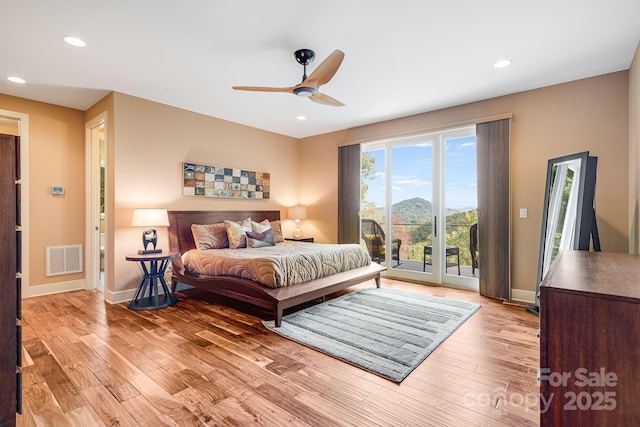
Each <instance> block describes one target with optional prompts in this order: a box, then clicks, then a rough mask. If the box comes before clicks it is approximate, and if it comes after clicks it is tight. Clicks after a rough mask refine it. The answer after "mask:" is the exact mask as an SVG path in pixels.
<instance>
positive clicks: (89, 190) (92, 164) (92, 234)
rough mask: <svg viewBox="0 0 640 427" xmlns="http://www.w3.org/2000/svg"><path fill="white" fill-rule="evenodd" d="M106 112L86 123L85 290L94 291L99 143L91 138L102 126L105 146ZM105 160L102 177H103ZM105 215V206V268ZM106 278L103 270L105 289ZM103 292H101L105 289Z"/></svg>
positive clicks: (97, 249)
mask: <svg viewBox="0 0 640 427" xmlns="http://www.w3.org/2000/svg"><path fill="white" fill-rule="evenodd" d="M107 120H108V113H107V112H106V111H105V112H102V113H101V114H99V115H97V116H96V117H94V118H93V119H91V120H89V121H88V122H87V123H85V188H86V191H85V226H86V231H85V248H86V251H85V260H84V262H85V264H84V265H85V266H86V284H85V288H86V289H96V287H97V286H96V285H97V283H98V282H99V280H100V206H99V205H100V143H99V141H97V140H94V138H93V131H94V129H96V128H98V127H101V126H104V141H105V145H106V144H108V133H107V129H108V126H107ZM106 167H107V163H106V159H105V177H106ZM104 185H105V190H104V191H105V200H107V190H108V188H107V180H106V179H105V184H104ZM107 217H108V212H107V205H106V204H105V220H104V224H105V230H104V233H105V239H104V243H105V251H104V265H105V266H107V265H108V263H107V257H108V253H109V251H107V250H106V244H107V241H108V239H107V238H106V236H108V235H109V234H108V225H107V224H108V221H107ZM107 279H108V271H107V269H106V268H105V271H104V288H105V289H106V283H107ZM105 289H103V291H104V290H105Z"/></svg>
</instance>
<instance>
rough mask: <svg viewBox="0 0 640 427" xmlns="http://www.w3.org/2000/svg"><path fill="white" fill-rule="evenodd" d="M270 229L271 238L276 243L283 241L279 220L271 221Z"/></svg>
mask: <svg viewBox="0 0 640 427" xmlns="http://www.w3.org/2000/svg"><path fill="white" fill-rule="evenodd" d="M271 230H273V240H274V241H275V242H276V243H280V242H284V236H283V235H282V226H281V224H280V220H277V221H271Z"/></svg>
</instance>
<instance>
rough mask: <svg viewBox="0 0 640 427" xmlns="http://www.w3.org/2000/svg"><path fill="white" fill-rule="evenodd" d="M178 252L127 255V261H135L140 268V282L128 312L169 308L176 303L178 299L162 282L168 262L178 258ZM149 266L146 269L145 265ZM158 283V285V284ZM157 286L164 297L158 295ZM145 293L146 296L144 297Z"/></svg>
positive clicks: (164, 282)
mask: <svg viewBox="0 0 640 427" xmlns="http://www.w3.org/2000/svg"><path fill="white" fill-rule="evenodd" d="M179 255H180V253H179V252H176V251H172V252H164V253H159V254H147V255H128V256H127V257H126V260H127V261H136V262H138V263H140V267H141V268H142V273H143V277H142V281H141V282H140V284H139V285H138V289H137V290H136V294H135V296H134V297H133V299H132V300H131V302H130V303H129V309H130V310H151V309H154V308H163V307H169V306H170V305H173V304H175V303H177V302H178V298H176V297H175V296H173V294H172V293H171V291H170V290H169V287H168V286H167V282H166V281H165V280H164V273H165V271H166V270H167V267H168V265H169V261H171V260H172V259H174V258H178V256H179ZM146 263H148V264H149V266H148V267H147V264H146ZM158 282H160V283H158ZM158 284H159V285H160V286H161V287H162V290H163V291H164V295H160V294H159V289H158V287H159V286H158ZM145 293H146V294H147V296H145Z"/></svg>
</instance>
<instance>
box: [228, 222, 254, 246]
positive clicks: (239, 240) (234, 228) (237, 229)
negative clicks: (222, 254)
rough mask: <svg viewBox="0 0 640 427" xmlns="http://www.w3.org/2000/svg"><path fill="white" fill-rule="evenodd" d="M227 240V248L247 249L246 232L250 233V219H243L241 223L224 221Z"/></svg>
mask: <svg viewBox="0 0 640 427" xmlns="http://www.w3.org/2000/svg"><path fill="white" fill-rule="evenodd" d="M224 225H225V227H226V229H227V238H228V239H229V248H231V249H239V248H246V247H247V231H251V218H247V219H243V220H242V222H234V221H228V220H226V219H225V220H224Z"/></svg>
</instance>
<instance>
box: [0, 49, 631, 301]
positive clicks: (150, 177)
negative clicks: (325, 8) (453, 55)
mask: <svg viewBox="0 0 640 427" xmlns="http://www.w3.org/2000/svg"><path fill="white" fill-rule="evenodd" d="M639 73H640V67H639V66H638V55H636V58H635V59H634V63H633V65H632V68H631V70H630V71H628V72H627V71H623V72H618V73H613V74H608V75H604V76H599V77H594V78H591V79H585V80H581V81H576V82H570V83H566V84H562V85H557V86H551V87H547V88H542V89H538V90H533V91H529V92H524V93H519V94H514V95H509V96H505V97H500V98H495V99H490V100H487V101H482V102H477V103H473V104H468V105H462V106H458V107H454V108H449V109H445V110H440V111H436V112H431V113H425V114H421V115H416V116H412V117H406V118H403V119H398V120H393V121H389V122H384V123H378V124H374V125H369V126H363V127H358V128H353V129H348V130H345V131H340V132H334V133H330V134H326V135H320V136H316V137H312V138H306V139H303V140H301V141H298V140H296V139H293V138H288V137H285V136H282V135H277V134H273V133H270V132H266V131H261V130H258V129H254V128H249V127H247V126H243V125H239V124H235V123H231V122H227V121H224V120H220V119H216V118H212V117H207V116H203V115H200V114H195V113H192V112H188V111H185V110H181V109H178V108H174V107H169V106H166V105H162V104H158V103H154V102H150V101H146V100H142V99H139V98H135V97H131V96H128V95H124V94H119V93H115V94H110V95H109V96H107V97H106V98H105V99H103V100H101V101H100V102H99V103H97V104H96V105H95V106H93V107H92V108H91V109H89V110H88V111H87V112H86V113H85V112H81V111H78V110H73V109H68V108H63V107H58V106H54V105H49V104H44V103H39V102H34V101H29V100H25V99H21V98H14V97H10V96H6V95H1V94H0V109H6V110H10V111H17V112H21V113H26V114H29V118H30V136H31V138H30V140H31V143H30V145H31V150H30V159H29V160H30V175H29V179H30V181H31V182H30V184H31V192H30V194H31V197H30V205H31V206H30V207H31V210H30V212H31V214H30V223H31V236H32V237H31V239H30V240H31V241H30V254H29V257H30V262H31V269H30V270H31V271H30V285H31V286H40V285H44V284H50V283H54V282H60V281H74V280H80V279H84V275H83V274H74V275H65V276H54V277H52V278H46V277H45V276H44V269H45V265H44V257H45V249H44V248H45V247H46V246H54V245H66V244H77V243H80V244H84V231H85V230H84V203H85V202H84V143H85V142H84V123H85V122H87V121H89V120H91V119H93V118H94V117H96V116H97V115H99V114H101V113H102V112H104V111H106V112H107V113H108V123H107V138H108V153H107V163H108V166H107V169H108V174H107V187H108V192H109V194H108V199H107V210H108V212H110V213H111V214H110V215H109V218H108V225H107V226H108V228H109V229H110V230H112V232H111V233H110V236H109V240H108V243H109V247H110V250H109V252H108V253H107V283H106V291H107V293H108V294H109V295H107V297H108V299H110V300H117V299H118V295H117V294H116V293H117V292H125V291H126V292H128V291H131V290H132V289H134V288H135V287H136V286H137V283H138V280H139V271H138V269H137V266H135V265H133V264H132V263H128V262H126V261H125V260H124V257H125V255H127V254H129V253H133V252H135V251H136V250H137V249H138V246H139V242H140V230H138V229H135V228H133V227H131V226H130V221H131V215H132V212H133V209H134V208H137V207H166V208H169V209H194V210H195V209H281V211H282V214H283V216H285V215H286V209H285V207H286V206H290V205H294V204H296V203H301V204H304V205H307V206H308V217H309V219H308V220H306V221H304V224H303V227H304V230H305V234H306V235H309V236H314V237H315V238H316V240H317V241H319V242H335V241H336V240H337V190H336V189H337V148H336V147H337V146H338V145H339V144H344V143H346V142H353V141H360V140H374V139H377V138H383V137H385V136H390V135H396V134H400V133H407V132H415V131H418V130H420V129H426V128H433V127H442V126H448V125H450V124H455V123H458V122H464V121H471V120H474V119H477V118H482V117H487V116H493V115H496V114H503V113H512V114H513V133H512V174H511V176H512V195H511V196H512V207H513V217H512V218H513V264H512V266H513V268H512V272H513V273H512V284H513V288H515V289H521V290H529V291H533V289H534V288H535V277H536V267H537V261H538V245H539V234H540V221H541V215H542V211H541V208H542V206H541V205H542V200H543V191H544V190H543V188H544V179H545V172H546V162H547V160H548V159H549V158H551V157H557V156H561V155H565V154H570V153H574V152H577V151H583V150H589V151H591V154H592V155H595V156H598V157H599V168H598V186H597V190H596V209H597V213H598V221H599V222H598V225H599V227H600V235H601V241H602V245H603V249H604V250H606V251H615V252H626V251H628V250H629V237H628V236H629V229H630V224H631V227H633V226H634V225H633V224H634V223H635V224H637V218H636V220H635V222H634V220H633V218H631V220H630V215H629V212H631V210H632V209H633V207H630V206H629V203H628V201H629V200H630V199H633V203H634V204H635V206H637V200H638V198H640V196H639V189H640V184H638V183H639V181H638V180H639V179H640V178H639V177H638V173H637V170H635V169H637V168H638V167H637V166H638V164H640V158H639V156H640V154H638V152H639V151H640V149H638V147H639V145H640V140H639V136H638V105H639V104H640V93H639V92H640V91H639V86H640V85H639V82H640V78H639V76H638V74H639ZM630 139H631V142H629V140H630ZM630 149H631V150H632V151H633V150H635V152H634V153H633V157H632V160H631V161H629V160H628V157H629V152H630ZM633 158H635V159H636V161H635V162H634V161H633ZM183 161H199V162H202V163H205V164H215V165H222V166H230V167H241V168H246V169H252V170H256V171H268V172H271V173H272V177H273V178H272V184H273V188H274V191H273V192H272V195H271V197H272V198H271V199H270V200H268V201H246V200H245V201H242V200H230V199H213V198H212V199H209V198H193V197H184V196H182V195H181V194H182V191H181V190H182V189H181V166H182V162H183ZM630 170H631V174H632V175H631V177H630V174H629V173H630ZM630 182H631V185H630ZM634 182H635V188H634V184H633V183H634ZM51 185H62V186H64V187H65V190H66V194H65V196H64V197H61V198H54V197H53V196H51V194H50V187H51ZM521 207H524V208H528V210H529V218H527V219H519V218H518V215H517V212H518V209H519V208H521ZM636 212H637V208H636ZM636 215H637V214H636ZM52 224H53V225H54V226H52ZM291 228H292V225H291V224H290V223H289V222H288V221H285V233H290V232H291ZM635 230H636V232H635V233H634V235H635V236H636V240H638V227H637V225H635ZM166 236H167V235H166V230H160V246H162V247H166V246H167V237H166ZM636 247H637V245H636ZM120 295H122V294H120Z"/></svg>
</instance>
